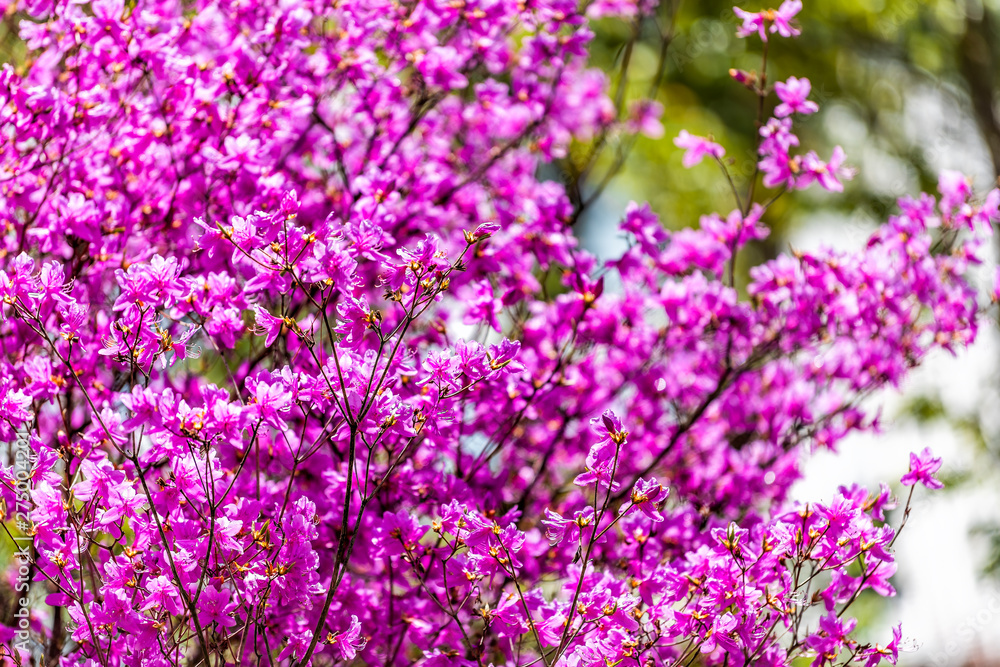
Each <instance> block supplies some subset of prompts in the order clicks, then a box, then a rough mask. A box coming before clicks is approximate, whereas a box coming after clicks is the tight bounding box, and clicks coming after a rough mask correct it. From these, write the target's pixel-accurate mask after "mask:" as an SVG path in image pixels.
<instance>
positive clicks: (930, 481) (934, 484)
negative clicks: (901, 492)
mask: <svg viewBox="0 0 1000 667" xmlns="http://www.w3.org/2000/svg"><path fill="white" fill-rule="evenodd" d="M940 469H941V459H940V458H935V457H934V454H933V453H932V452H931V449H930V447H925V448H924V451H922V452H920V454H916V453H914V452H911V453H910V470H909V472H907V473H906V474H905V475H903V477H902V478H901V479H900V480H899V481H900V482H902V484H903V486H913V485H914V484H916V483H917V482H920V483H921V484H923V485H924V486H926V487H927V488H928V489H940V488H942V487H943V486H944V484H943V483H941V480H939V479H937V478H936V477H934V473H936V472H937V471H938V470H940Z"/></svg>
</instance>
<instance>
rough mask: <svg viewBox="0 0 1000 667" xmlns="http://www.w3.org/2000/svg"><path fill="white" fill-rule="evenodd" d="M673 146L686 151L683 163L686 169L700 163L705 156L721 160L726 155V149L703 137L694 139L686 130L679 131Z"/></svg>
mask: <svg viewBox="0 0 1000 667" xmlns="http://www.w3.org/2000/svg"><path fill="white" fill-rule="evenodd" d="M674 145H676V146H677V147H678V148H683V149H684V150H685V151H686V152H685V153H684V160H683V163H684V166H685V167H687V168H688V169H690V168H691V167H693V166H695V165H696V164H698V163H699V162H701V161H702V158H704V157H705V156H706V155H710V156H712V157H714V158H716V159H722V157H723V156H724V155H725V154H726V149H724V148H723V147H722V146H720V145H719V144H717V143H715V142H713V141H710V140H708V139H705V138H704V137H696V136H694V135H693V134H689V133H688V131H687V130H681V133H680V134H679V135H678V136H677V138H676V139H674Z"/></svg>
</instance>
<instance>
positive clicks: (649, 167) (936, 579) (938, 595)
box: [560, 0, 1000, 667]
mask: <svg viewBox="0 0 1000 667" xmlns="http://www.w3.org/2000/svg"><path fill="white" fill-rule="evenodd" d="M774 4H777V3H774ZM804 5H805V7H804V9H803V11H802V12H801V13H800V14H799V16H798V23H799V26H800V28H801V30H802V37H801V38H799V39H794V40H787V39H779V38H772V40H771V41H770V43H769V53H768V64H767V75H768V81H769V82H773V81H777V80H785V79H787V78H788V77H789V76H796V77H802V76H805V77H808V78H809V79H810V80H811V81H812V85H813V88H812V95H811V98H810V99H812V100H814V101H816V102H818V103H819V104H820V107H821V110H820V112H819V113H818V114H815V115H813V116H808V117H806V118H804V119H802V120H798V117H797V121H796V132H797V133H798V134H799V136H800V138H801V139H802V148H803V149H815V150H816V151H817V152H818V153H819V155H820V157H821V158H826V157H827V156H829V155H830V152H831V150H832V148H833V147H834V146H836V145H841V146H843V148H844V150H845V151H846V153H847V156H848V162H849V163H850V164H851V165H853V166H854V167H855V168H856V169H857V176H856V177H855V178H854V180H853V181H852V182H850V183H848V184H846V186H847V187H846V190H845V192H844V193H843V195H831V194H829V193H826V192H824V191H822V190H820V189H819V188H813V189H810V190H808V191H805V192H798V193H794V194H791V195H785V196H783V197H781V198H780V199H779V200H778V201H777V202H776V203H775V204H774V206H773V207H772V208H771V209H770V210H769V212H768V214H767V216H766V217H765V221H766V222H767V224H768V225H769V227H770V228H771V230H772V234H771V237H770V238H769V239H768V240H767V241H766V242H764V243H762V244H758V245H756V246H754V247H751V248H749V249H748V250H749V251H748V252H745V253H744V254H743V255H742V256H741V259H742V261H743V267H742V272H743V282H742V284H744V285H745V284H746V274H745V272H746V269H747V267H748V266H752V265H755V264H757V263H759V262H760V261H762V260H765V259H767V258H770V257H772V256H774V255H775V254H776V253H779V252H783V251H788V250H790V249H792V248H815V247H817V246H818V245H820V244H829V245H832V246H834V247H837V248H842V249H851V248H854V249H857V248H860V247H861V246H862V245H863V244H864V242H865V241H866V239H867V237H868V235H869V234H870V232H871V231H872V230H873V228H874V227H875V225H876V224H877V223H878V222H879V221H883V220H885V219H886V218H887V217H888V216H889V215H891V214H892V213H893V212H895V210H896V200H897V198H899V197H900V196H903V195H910V196H916V195H918V194H919V193H920V192H921V191H927V192H935V190H936V184H937V178H938V173H939V172H940V171H941V170H942V169H957V170H960V171H962V172H964V173H965V174H967V175H968V176H969V177H970V178H971V180H972V181H973V183H974V185H975V187H976V189H977V190H978V191H979V192H983V193H984V192H986V191H987V190H988V189H989V188H991V187H994V186H995V185H996V183H997V176H998V175H1000V95H998V90H1000V0H991V1H989V2H985V1H982V0H970V1H965V0H958V1H956V0H925V1H920V2H918V1H916V0H823V1H822V2H819V1H816V0H814V1H810V0H805V1H804ZM739 6H741V7H742V8H743V9H746V10H748V11H760V10H761V9H766V8H768V6H769V5H768V4H766V3H761V2H758V1H757V0H752V1H748V2H747V3H745V4H741V5H739ZM738 25H739V22H738V20H737V19H736V17H735V16H734V14H733V11H732V5H731V4H729V3H726V2H715V1H712V0H702V1H700V2H677V1H674V2H670V0H664V2H663V4H662V5H661V7H660V9H659V15H658V18H657V21H655V22H653V21H647V22H645V23H644V24H642V25H641V26H639V27H636V26H629V25H626V24H623V23H621V22H611V21H607V22H599V23H598V24H597V30H596V31H597V40H596V43H597V47H596V48H595V50H594V61H595V64H597V65H599V66H600V67H602V68H603V69H604V70H605V71H606V72H608V73H609V76H610V77H611V79H612V82H613V90H615V89H616V88H615V86H616V85H617V83H618V82H619V81H620V80H621V78H622V72H623V71H624V72H626V76H625V80H626V86H625V87H624V89H623V96H624V97H625V98H626V99H627V98H628V97H630V96H631V97H634V96H639V95H641V94H644V93H645V91H646V90H648V89H649V87H650V86H653V87H654V88H655V90H656V99H657V100H658V101H659V102H660V103H661V104H663V106H664V110H665V112H664V116H663V126H664V130H665V132H664V134H663V136H662V138H659V139H651V138H648V137H642V138H640V139H638V140H637V141H636V142H635V143H634V145H633V144H621V145H613V146H610V147H608V148H606V149H605V150H604V151H603V154H602V155H601V156H600V157H598V158H597V159H596V160H593V162H595V163H596V166H590V164H589V162H588V161H589V160H590V155H591V153H590V149H591V146H580V147H578V150H575V151H574V152H573V153H572V154H571V155H570V156H569V157H568V158H567V159H566V160H565V161H564V162H563V163H562V164H561V165H560V168H561V169H562V171H563V173H562V174H561V175H560V177H561V178H563V180H564V181H565V182H568V183H570V185H571V190H572V185H573V184H574V183H575V182H577V181H576V179H577V176H578V174H579V173H580V172H581V171H583V172H584V173H587V174H600V173H602V171H601V170H602V168H603V169H604V170H611V171H614V173H616V175H615V176H614V177H613V178H612V179H610V182H609V185H607V186H605V188H604V189H603V191H600V192H599V193H598V194H600V196H599V197H595V198H593V199H594V201H593V203H592V204H591V205H590V208H589V209H588V210H587V212H586V214H585V215H584V216H583V217H582V218H581V220H580V226H581V228H582V230H581V232H582V235H583V236H584V238H585V242H586V243H587V245H588V246H589V247H591V248H593V249H595V251H598V252H599V254H602V255H604V256H608V255H613V254H614V253H615V252H617V251H618V249H620V248H621V247H622V246H621V245H618V246H616V245H615V243H616V241H615V239H614V238H613V237H614V234H615V232H614V231H613V226H614V225H613V223H614V222H615V221H617V220H618V219H619V218H620V216H621V212H622V210H623V209H624V206H625V204H626V203H627V202H628V201H629V200H636V201H649V202H650V203H651V205H652V207H653V210H654V211H656V212H657V213H658V214H659V215H660V216H661V219H662V220H663V222H664V224H666V225H667V226H668V227H671V228H679V227H684V226H693V225H697V224H698V218H699V216H700V215H703V214H706V213H709V212H712V211H718V212H720V213H722V214H725V213H728V212H729V211H730V210H732V209H733V208H735V203H734V199H733V196H732V194H731V192H730V190H729V187H728V185H727V184H726V182H725V179H724V177H723V176H722V174H721V170H720V169H719V167H718V165H716V164H711V163H710V162H709V161H707V160H706V161H705V162H703V163H702V164H701V165H699V166H696V167H695V168H693V169H691V170H686V169H684V168H683V167H682V166H681V156H682V151H681V150H680V149H678V148H676V147H675V146H674V144H673V139H674V138H675V137H676V136H677V135H678V133H679V132H680V130H682V129H687V130H688V131H690V132H691V133H693V134H698V135H702V136H712V137H714V139H715V140H716V141H718V142H719V143H721V144H723V145H724V146H725V147H726V150H727V156H728V157H732V158H735V159H736V163H735V164H734V165H733V167H732V169H733V171H734V173H735V178H736V179H737V181H739V180H740V178H744V179H745V178H746V176H747V175H749V173H748V172H746V171H743V172H741V165H744V164H749V165H751V168H752V164H753V158H754V137H755V132H756V124H755V123H756V97H755V95H754V94H753V93H752V92H751V91H749V90H747V89H746V88H745V87H743V86H741V85H739V84H737V83H736V82H734V81H733V80H732V78H731V77H730V75H729V73H728V71H729V69H730V68H734V67H735V68H738V69H743V70H756V71H758V72H759V71H760V69H761V42H760V40H759V39H739V38H737V37H736V34H735V32H736V27H737V26H738ZM664 44H665V46H666V48H665V50H663V46H664ZM663 53H665V57H662V58H661V54H663ZM769 110H770V109H768V111H769ZM622 154H626V155H627V159H622V157H621V156H622ZM581 164H582V165H585V166H584V167H582V168H581ZM602 180H603V179H602V178H601V177H599V176H593V175H591V176H590V179H589V181H588V183H589V184H590V185H589V186H587V185H584V186H581V189H582V190H583V192H582V194H581V197H580V198H581V200H583V201H588V192H587V190H588V187H589V188H590V190H591V191H593V190H595V189H599V188H600V186H601V185H602ZM594 183H597V185H596V186H595V185H594ZM591 194H592V192H591ZM618 243H619V244H620V243H621V241H620V240H619V241H618ZM997 247H1000V245H998V246H997ZM997 247H995V248H994V249H993V251H992V252H991V253H990V254H991V255H992V256H991V261H990V263H989V264H990V265H989V266H984V267H981V270H980V271H979V272H978V273H977V275H976V277H975V278H976V280H977V281H981V282H982V283H983V284H988V281H990V280H991V276H992V274H993V270H994V269H993V267H995V259H996V255H997ZM737 284H738V285H739V284H741V283H740V281H739V280H738V281H737ZM996 315H997V313H996V310H995V308H994V309H993V310H992V311H990V314H989V318H987V319H986V320H985V321H984V323H983V325H982V328H981V330H980V333H979V337H978V340H977V341H976V343H975V344H974V345H973V346H972V347H971V348H970V349H968V350H965V351H961V352H960V353H959V354H958V355H957V356H951V355H948V354H947V353H942V354H939V355H935V356H934V357H933V358H931V359H930V360H928V363H927V364H926V365H925V366H924V367H922V368H921V369H919V370H918V372H917V373H915V374H914V375H913V376H912V377H911V378H910V379H909V380H908V381H907V383H906V384H905V385H904V386H903V387H901V388H900V391H898V392H885V393H884V394H883V395H881V396H878V397H876V398H875V399H874V400H873V401H872V405H871V407H872V408H873V409H874V408H876V407H880V408H881V410H882V415H883V424H884V432H883V433H882V434H880V435H877V436H859V437H854V438H851V439H849V440H847V441H845V442H844V443H843V444H842V445H841V446H840V447H839V453H838V454H836V455H834V454H833V453H831V452H826V451H824V452H816V453H813V454H808V455H805V462H804V470H805V476H804V479H802V480H801V481H800V482H799V483H798V484H797V486H796V487H795V490H794V495H795V497H796V498H797V499H800V500H830V498H831V497H832V495H833V494H834V493H835V492H836V490H837V487H838V486H839V485H841V484H850V483H852V482H857V483H860V484H862V485H865V486H867V487H869V488H877V484H878V482H879V481H880V480H886V481H896V482H897V483H896V485H895V488H897V489H898V488H899V485H898V479H899V477H900V475H901V474H902V473H903V472H905V471H906V469H907V467H908V464H909V463H908V454H909V452H910V451H919V450H920V449H922V448H923V447H926V446H929V447H931V448H932V449H933V450H934V452H935V453H936V454H937V455H938V456H942V457H944V461H945V462H944V468H943V469H942V479H943V480H944V481H945V484H946V487H945V489H944V490H943V491H939V492H934V493H930V492H923V493H921V492H920V491H918V492H917V494H916V501H915V504H914V509H913V512H912V514H911V517H910V520H909V522H908V523H907V526H906V529H905V530H904V531H903V534H902V535H901V537H900V539H899V541H898V542H897V554H898V560H899V563H900V568H899V571H898V574H897V575H896V577H895V579H894V583H895V585H896V587H897V590H898V595H897V596H896V597H895V598H892V599H890V600H883V599H880V598H877V596H874V595H872V596H871V597H869V598H867V599H864V600H862V601H861V602H862V604H861V606H860V608H858V609H857V611H858V613H859V616H860V618H861V623H862V625H863V626H864V627H863V632H862V634H864V635H868V636H869V638H870V639H871V640H872V641H880V642H883V643H884V642H885V641H886V638H888V637H890V636H891V634H890V633H891V626H892V625H893V624H895V623H896V622H897V621H900V620H901V621H902V622H903V635H904V637H905V638H907V641H906V642H905V644H906V653H904V654H902V655H901V657H900V664H901V665H912V666H920V665H926V666H928V667H944V666H945V665H955V666H959V665H969V666H971V665H1000V399H998V392H997V387H998V385H1000V336H998V328H997V325H996V319H997V317H996ZM904 500H905V498H904ZM900 513H901V510H897V511H896V514H895V516H894V517H892V523H893V524H896V525H898V523H899V520H900V518H901V514H900ZM918 648H919V650H917V649H918Z"/></svg>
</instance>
